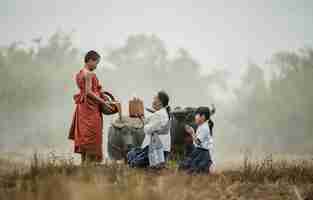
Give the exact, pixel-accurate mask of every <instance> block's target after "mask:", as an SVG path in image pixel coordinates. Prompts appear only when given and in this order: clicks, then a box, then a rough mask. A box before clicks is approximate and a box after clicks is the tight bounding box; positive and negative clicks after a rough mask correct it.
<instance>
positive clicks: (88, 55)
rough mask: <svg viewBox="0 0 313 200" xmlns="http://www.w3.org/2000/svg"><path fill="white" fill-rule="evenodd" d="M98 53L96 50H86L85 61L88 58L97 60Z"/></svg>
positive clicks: (98, 57)
mask: <svg viewBox="0 0 313 200" xmlns="http://www.w3.org/2000/svg"><path fill="white" fill-rule="evenodd" d="M100 57H101V56H100V54H98V53H97V52H96V51H94V50H91V51H88V52H87V53H86V55H85V63H87V62H88V61H89V60H94V61H95V60H99V59H100Z"/></svg>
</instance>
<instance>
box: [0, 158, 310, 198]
mask: <svg viewBox="0 0 313 200" xmlns="http://www.w3.org/2000/svg"><path fill="white" fill-rule="evenodd" d="M0 163H1V165H4V161H0ZM171 166H174V165H171ZM294 188H296V189H297V191H299V194H300V195H301V197H302V198H303V199H304V198H307V200H309V199H312V197H313V195H312V194H313V161H312V160H294V161H278V160H274V159H273V158H272V157H271V156H269V157H267V158H265V159H263V160H262V161H252V160H250V159H249V158H247V157H246V158H245V159H244V162H243V163H242V165H241V166H240V167H239V168H236V169H235V168H230V169H225V170H223V171H220V172H218V173H214V174H203V175H193V176H191V175H187V174H185V173H183V172H180V171H177V170H176V169H175V168H173V167H169V168H168V169H165V170H163V171H149V170H139V169H130V168H128V167H127V166H125V165H124V164H118V163H111V164H106V165H89V166H77V165H75V164H74V162H73V160H72V159H61V158H58V157H56V156H50V157H49V158H48V159H44V158H42V157H40V156H39V155H38V154H34V156H33V158H32V160H31V162H30V163H29V165H28V166H23V167H20V166H19V165H17V166H14V167H12V164H10V169H7V171H4V170H2V171H1V173H0V199H1V200H2V199H3V200H7V199H8V200H9V199H12V200H17V199H23V200H37V199H38V200H41V199H44V200H54V199H57V200H63V199H64V200H65V199H66V200H72V199H73V200H74V199H75V200H83V199H92V200H98V199H99V200H100V199H123V200H124V199H129V200H140V199H145V200H146V199H148V200H154V199H162V200H163V199H173V200H175V199H177V200H182V199H188V200H189V199H199V200H200V199H201V200H202V199H297V196H296V194H295V192H294Z"/></svg>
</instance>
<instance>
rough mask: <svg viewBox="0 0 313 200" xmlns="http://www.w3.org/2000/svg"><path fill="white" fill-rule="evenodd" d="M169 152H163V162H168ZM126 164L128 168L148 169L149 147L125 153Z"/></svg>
mask: <svg viewBox="0 0 313 200" xmlns="http://www.w3.org/2000/svg"><path fill="white" fill-rule="evenodd" d="M169 154H170V152H167V151H164V158H165V162H166V161H167V160H168V157H169ZM127 163H128V165H129V166H130V167H138V168H146V167H149V146H146V147H145V148H143V149H142V148H134V149H132V150H130V151H129V152H128V153H127Z"/></svg>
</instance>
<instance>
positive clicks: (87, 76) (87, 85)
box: [85, 72, 107, 104]
mask: <svg viewBox="0 0 313 200" xmlns="http://www.w3.org/2000/svg"><path fill="white" fill-rule="evenodd" d="M91 76H92V73H91V72H86V73H85V80H86V81H85V88H86V90H85V91H86V96H87V97H89V98H91V99H93V100H95V101H96V102H97V103H99V104H107V103H106V102H105V101H104V100H103V99H102V98H100V97H99V96H97V95H96V94H95V93H94V92H93V91H92V90H91V86H92V82H91Z"/></svg>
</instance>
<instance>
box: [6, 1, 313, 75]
mask: <svg viewBox="0 0 313 200" xmlns="http://www.w3.org/2000/svg"><path fill="white" fill-rule="evenodd" d="M312 19H313V1H312V0H263V1H261V0H237V1H233V0H228V1H226V0H218V1H209V0H199V1H196V0H188V1H184V0H153V1H150V0H137V1H136V0H132V1H126V0H112V1H110V0H98V1H97V0H88V1H83V0H80V1H79V0H27V1H25V0H1V1H0V24H1V31H0V45H6V44H9V43H11V42H13V41H30V40H31V39H33V38H37V37H40V36H44V37H47V36H49V35H51V34H52V33H54V32H56V31H57V30H62V31H64V32H71V31H72V30H75V34H74V36H75V43H76V45H77V46H78V47H79V48H81V49H82V50H84V51H86V50H88V49H102V48H103V47H105V46H118V45H121V44H122V42H123V41H125V39H126V38H127V36H128V35H129V34H134V33H155V34H156V35H157V36H159V37H160V38H161V39H162V40H164V41H165V43H166V45H167V47H168V48H169V49H171V50H174V49H176V48H178V47H183V48H186V49H188V50H190V51H191V53H192V55H193V56H194V57H195V58H196V59H197V60H199V61H200V63H201V64H203V65H205V66H226V67H227V68H229V69H231V70H232V71H236V70H237V69H238V68H237V67H238V66H239V65H241V64H246V63H247V62H248V60H252V61H255V62H264V61H265V59H267V58H269V57H270V55H271V54H272V53H273V52H276V51H278V50H290V49H291V50H294V49H297V48H301V47H304V46H313V23H312Z"/></svg>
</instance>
